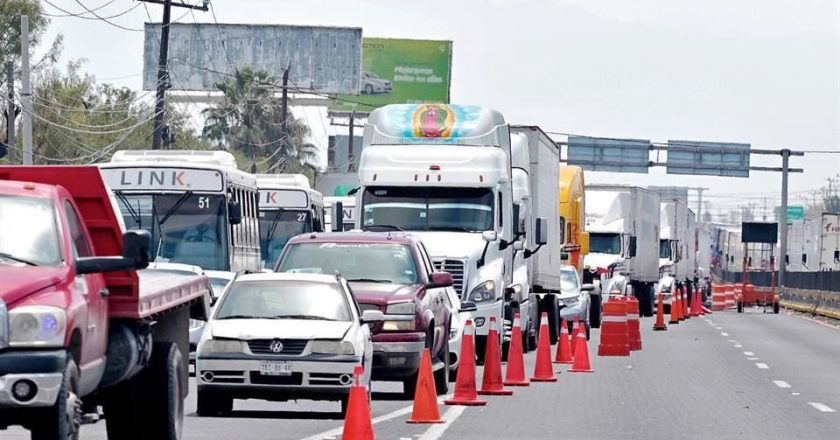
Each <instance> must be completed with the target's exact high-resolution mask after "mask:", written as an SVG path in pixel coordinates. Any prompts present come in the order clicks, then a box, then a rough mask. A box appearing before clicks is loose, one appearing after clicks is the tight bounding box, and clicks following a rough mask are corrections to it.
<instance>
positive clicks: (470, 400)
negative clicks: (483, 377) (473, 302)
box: [443, 319, 487, 406]
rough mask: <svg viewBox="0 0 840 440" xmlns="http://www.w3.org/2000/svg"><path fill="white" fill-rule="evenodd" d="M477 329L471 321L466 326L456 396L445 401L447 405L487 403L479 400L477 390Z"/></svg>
mask: <svg viewBox="0 0 840 440" xmlns="http://www.w3.org/2000/svg"><path fill="white" fill-rule="evenodd" d="M474 337H475V328H473V323H472V320H471V319H468V320H467V322H466V323H465V324H464V336H463V340H461V354H460V359H461V363H460V364H459V365H458V377H457V378H456V380H455V395H454V396H452V398H451V399H447V400H444V401H443V403H444V404H446V405H464V406H484V405H487V401H485V400H478V392H477V391H476V389H475V345H474V342H473V338H474Z"/></svg>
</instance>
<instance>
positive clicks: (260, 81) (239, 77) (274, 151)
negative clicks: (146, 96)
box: [202, 67, 318, 180]
mask: <svg viewBox="0 0 840 440" xmlns="http://www.w3.org/2000/svg"><path fill="white" fill-rule="evenodd" d="M276 83H277V80H276V78H273V77H271V76H270V75H269V74H268V73H267V72H265V71H262V70H260V71H255V70H253V69H250V68H247V67H246V68H242V69H237V70H236V72H235V73H234V75H233V76H232V78H228V79H226V80H225V81H224V82H222V83H220V84H217V85H216V87H217V88H218V89H219V91H220V92H222V95H223V99H222V102H220V103H218V104H216V105H213V106H210V107H208V108H207V109H205V110H204V111H203V112H202V113H203V114H204V116H205V123H204V130H203V132H202V134H203V136H204V138H206V139H208V140H210V141H211V142H213V144H214V145H215V146H216V147H218V148H222V149H226V150H229V151H231V152H232V153H233V154H234V155H236V156H237V157H238V158H239V159H245V161H244V162H243V161H240V163H247V164H248V166H247V167H246V168H247V169H251V167H252V166H255V167H256V169H257V170H258V171H262V172H267V171H268V172H284V173H289V172H291V173H303V174H306V175H307V176H308V177H309V178H310V180H311V179H312V178H313V177H314V171H315V166H314V164H315V162H316V160H317V157H318V149H317V147H315V145H313V144H311V143H308V142H306V139H307V138H308V137H309V135H310V130H309V127H308V126H307V125H306V124H304V123H303V122H302V121H300V120H299V119H297V118H295V117H294V116H292V115H291V114H289V117H288V121H287V123H286V127H287V130H288V134H289V135H288V140H285V139H284V137H283V133H282V126H283V124H282V122H283V121H282V117H281V110H280V104H281V103H280V100H279V99H278V98H276V97H275V96H274V87H273V84H276Z"/></svg>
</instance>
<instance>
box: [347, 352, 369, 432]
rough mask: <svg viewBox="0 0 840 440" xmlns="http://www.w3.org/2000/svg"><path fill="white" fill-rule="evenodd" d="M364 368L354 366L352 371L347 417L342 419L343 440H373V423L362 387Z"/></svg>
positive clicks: (366, 396)
mask: <svg viewBox="0 0 840 440" xmlns="http://www.w3.org/2000/svg"><path fill="white" fill-rule="evenodd" d="M363 375H364V368H363V367H362V366H361V365H356V368H354V369H353V386H351V387H350V401H349V402H348V404H347V415H346V416H345V417H344V431H343V433H342V435H341V438H342V439H343V440H373V439H374V438H375V436H374V434H373V421H372V419H371V415H370V402H368V392H367V387H365V386H364V385H362V376H363Z"/></svg>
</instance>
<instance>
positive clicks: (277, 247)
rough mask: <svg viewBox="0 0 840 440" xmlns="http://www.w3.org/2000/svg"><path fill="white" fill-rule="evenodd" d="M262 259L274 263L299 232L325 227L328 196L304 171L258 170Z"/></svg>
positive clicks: (270, 265) (317, 230) (269, 264)
mask: <svg viewBox="0 0 840 440" xmlns="http://www.w3.org/2000/svg"><path fill="white" fill-rule="evenodd" d="M257 187H258V188H259V194H260V200H259V219H260V260H261V262H262V266H263V267H269V268H270V267H273V266H274V263H275V262H276V261H277V259H278V258H279V257H280V254H281V253H282V252H283V248H284V247H285V246H286V242H287V241H289V239H290V238H292V237H294V236H295V235H299V234H303V233H306V232H322V231H323V230H324V197H323V196H322V195H321V193H319V192H318V191H315V190H314V189H312V187H311V186H310V185H309V179H307V178H306V176H304V175H302V174H258V175H257Z"/></svg>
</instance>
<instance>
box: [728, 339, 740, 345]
mask: <svg viewBox="0 0 840 440" xmlns="http://www.w3.org/2000/svg"><path fill="white" fill-rule="evenodd" d="M729 342H731V343H733V344H735V343H737V342H738V341H736V340H734V339H730V340H729Z"/></svg>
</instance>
